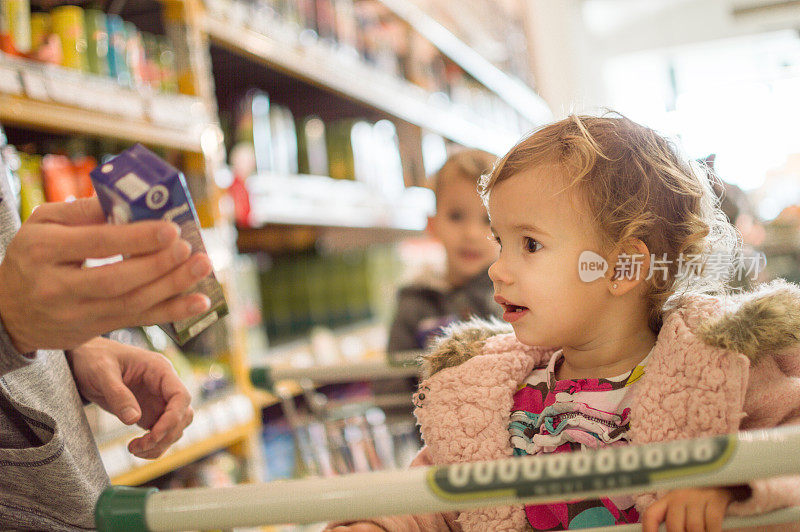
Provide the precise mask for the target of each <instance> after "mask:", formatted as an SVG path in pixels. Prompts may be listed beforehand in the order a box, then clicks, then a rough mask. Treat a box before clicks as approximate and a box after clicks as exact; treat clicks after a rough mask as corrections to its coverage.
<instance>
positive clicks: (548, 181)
mask: <svg viewBox="0 0 800 532" xmlns="http://www.w3.org/2000/svg"><path fill="white" fill-rule="evenodd" d="M562 182H563V179H562V178H561V177H560V175H559V173H558V171H557V169H555V168H554V167H551V166H542V167H537V168H534V169H532V170H526V171H524V172H520V173H518V174H516V175H514V176H511V177H510V178H508V179H506V180H504V181H501V182H500V183H498V184H496V185H495V186H494V188H493V189H492V191H491V194H490V196H489V214H490V217H491V225H492V230H493V232H494V234H495V236H496V237H497V238H498V239H499V241H500V243H501V246H502V247H501V251H500V257H499V259H498V260H497V261H496V262H495V263H494V264H492V266H491V267H490V268H489V276H490V277H491V278H492V281H493V282H494V288H495V297H496V298H497V300H498V303H500V304H501V305H502V306H503V307H504V310H505V311H506V312H505V314H504V315H503V319H505V320H506V321H509V322H510V323H511V325H512V327H513V328H514V332H515V334H516V336H517V338H518V339H519V340H520V341H521V342H522V343H524V344H528V345H540V346H547V347H563V346H573V345H583V343H584V342H585V341H586V340H587V339H589V338H591V337H592V335H593V331H596V330H597V327H598V326H601V325H602V319H603V315H604V312H603V309H604V308H605V305H606V304H607V303H608V301H607V299H606V298H608V297H609V293H608V289H607V286H606V285H607V282H606V281H605V280H604V279H603V278H601V279H598V280H595V281H593V282H589V283H587V282H583V281H581V279H580V277H579V275H578V262H579V257H580V255H581V253H582V252H583V251H585V250H591V251H594V252H596V253H599V254H602V253H601V249H600V246H599V243H598V242H599V238H598V237H597V235H596V233H595V231H594V230H593V228H592V227H591V226H590V223H589V221H590V219H591V216H590V214H589V208H588V206H587V205H585V203H584V201H583V200H581V199H580V198H579V197H578V196H577V194H576V192H575V191H574V190H561V189H563V188H564V186H563V184H562Z"/></svg>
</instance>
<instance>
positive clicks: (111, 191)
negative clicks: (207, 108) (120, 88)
mask: <svg viewBox="0 0 800 532" xmlns="http://www.w3.org/2000/svg"><path fill="white" fill-rule="evenodd" d="M91 176H92V183H93V184H94V188H95V190H96V191H97V196H98V198H99V199H100V204H101V205H102V207H103V212H105V214H106V217H107V218H108V221H109V223H114V224H123V223H130V222H135V221H138V220H167V221H171V222H174V223H176V224H178V226H180V228H181V238H183V239H184V240H186V241H187V242H189V244H191V246H192V253H193V254H194V253H200V252H202V253H205V251H206V248H205V246H204V245H203V239H202V237H201V234H200V224H199V222H198V220H197V213H196V212H195V209H194V204H193V203H192V198H191V197H190V196H189V190H188V188H187V187H186V181H185V178H184V177H183V174H182V173H181V172H179V171H178V170H177V169H176V168H174V167H173V166H172V165H170V164H168V163H166V162H165V161H164V160H163V159H161V158H160V157H159V156H158V155H156V154H155V153H153V152H151V151H150V150H148V149H147V148H145V147H144V146H142V145H141V144H137V145H135V146H133V147H132V148H129V149H127V150H125V151H124V152H122V153H120V154H119V155H117V156H116V157H114V158H113V159H111V160H110V161H108V162H106V163H104V164H101V165H98V166H97V168H95V169H94V170H92V172H91ZM196 291H198V292H201V293H203V294H205V295H207V296H208V298H209V299H210V300H211V306H210V308H209V309H208V310H207V311H206V312H205V313H203V314H199V315H197V316H192V317H191V318H187V319H184V320H180V321H176V322H174V323H164V324H159V327H161V328H162V329H164V331H165V332H166V333H167V334H168V335H169V336H170V338H172V339H173V340H174V341H175V342H177V343H178V344H179V345H183V344H184V343H186V342H187V341H188V340H190V339H191V338H194V337H195V336H197V335H198V334H200V332H202V331H203V330H204V329H206V328H207V327H208V326H209V325H211V324H212V323H214V322H216V321H217V320H219V319H220V318H222V317H223V316H225V315H226V314H227V313H228V305H227V303H226V302H225V296H224V294H223V292H222V287H221V286H220V284H219V282H218V281H217V278H216V277H215V276H214V272H211V273H210V274H209V275H208V276H207V277H206V278H205V279H203V280H202V281H200V283H199V284H198V285H197V288H196Z"/></svg>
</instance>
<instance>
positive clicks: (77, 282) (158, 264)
mask: <svg viewBox="0 0 800 532" xmlns="http://www.w3.org/2000/svg"><path fill="white" fill-rule="evenodd" d="M191 252H192V248H191V246H190V245H189V243H188V242H186V241H185V240H180V239H178V240H176V241H174V242H173V243H172V244H171V245H170V246H169V247H167V248H166V249H163V250H161V251H159V252H157V253H153V254H150V255H141V256H138V257H131V258H128V259H125V260H123V261H119V262H115V263H113V264H106V265H104V266H98V267H96V268H86V269H83V268H82V269H76V270H73V271H72V272H70V275H69V277H70V279H71V284H72V285H73V286H75V287H77V291H78V292H79V293H80V294H81V295H82V296H84V297H86V298H91V299H96V298H115V297H120V296H122V295H124V294H127V293H128V292H131V291H133V290H135V289H137V288H139V287H143V286H146V285H148V284H150V283H152V282H154V281H156V280H157V279H158V278H159V277H162V276H164V275H166V274H167V273H169V272H170V271H172V270H174V269H175V268H176V267H178V266H180V265H181V264H183V263H184V262H186V260H187V259H188V258H189V255H190V254H191Z"/></svg>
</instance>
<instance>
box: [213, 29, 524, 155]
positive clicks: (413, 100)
mask: <svg viewBox="0 0 800 532" xmlns="http://www.w3.org/2000/svg"><path fill="white" fill-rule="evenodd" d="M202 26H203V29H204V31H205V33H206V34H207V35H208V36H209V38H210V39H211V40H212V41H213V42H215V43H216V44H218V45H220V46H222V47H224V48H227V49H228V50H230V51H232V52H234V53H237V54H240V55H244V56H246V57H249V58H251V59H253V60H256V61H260V62H262V63H264V64H266V65H269V66H271V67H274V68H277V69H279V70H281V71H283V72H286V73H287V74H289V75H292V76H294V77H297V78H298V79H302V80H304V81H306V82H309V83H312V84H314V85H317V86H319V87H322V88H325V89H327V90H330V91H333V92H336V93H337V94H340V95H342V96H344V97H347V98H349V99H351V100H354V101H357V102H360V103H363V104H365V105H368V106H370V107H373V108H375V109H378V110H380V111H383V112H386V113H388V114H390V115H392V116H395V117H397V118H400V119H402V120H405V121H407V122H409V123H411V124H414V125H417V126H419V127H423V128H425V129H427V130H429V131H432V132H435V133H438V134H440V135H442V136H444V137H447V138H449V139H451V140H453V141H456V142H458V143H460V144H463V145H466V146H471V147H475V148H481V149H484V150H487V151H490V152H493V153H496V154H501V153H505V151H506V150H508V148H510V147H511V146H512V145H513V144H514V142H516V141H517V140H518V137H519V135H518V134H517V133H514V132H509V131H503V130H500V129H496V130H493V128H492V127H491V126H489V125H487V124H478V123H475V122H473V121H471V120H469V119H468V118H465V117H464V116H462V113H461V112H460V111H459V110H458V109H457V108H455V107H454V106H446V105H432V104H430V103H428V102H427V101H426V100H425V99H426V98H427V95H426V93H425V92H424V90H423V89H421V88H418V87H416V86H413V85H411V84H410V83H408V82H403V81H401V80H392V79H386V78H384V77H383V76H379V75H378V73H373V72H368V71H367V69H359V68H353V69H349V68H347V67H346V65H343V64H331V62H330V61H329V58H322V57H312V55H313V54H307V53H305V52H304V51H303V50H302V49H298V48H291V47H290V46H289V45H286V44H283V43H280V42H278V41H275V40H273V39H271V38H270V37H268V36H265V35H262V34H260V33H257V32H255V31H253V30H251V29H248V28H240V27H235V26H232V25H231V24H228V23H226V22H224V21H221V20H217V19H215V18H214V17H211V16H205V17H203V24H202ZM365 76H366V77H369V78H370V79H364V77H365Z"/></svg>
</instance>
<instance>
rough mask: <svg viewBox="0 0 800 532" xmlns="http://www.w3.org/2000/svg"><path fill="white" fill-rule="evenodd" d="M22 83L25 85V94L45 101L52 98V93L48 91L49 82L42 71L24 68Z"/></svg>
mask: <svg viewBox="0 0 800 532" xmlns="http://www.w3.org/2000/svg"><path fill="white" fill-rule="evenodd" d="M22 84H23V85H24V86H25V94H27V95H28V97H29V98H33V99H34V100H41V101H45V102H46V101H48V100H50V94H49V93H48V92H47V83H46V81H45V79H44V76H43V75H42V74H41V73H40V72H33V71H31V70H23V71H22Z"/></svg>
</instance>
